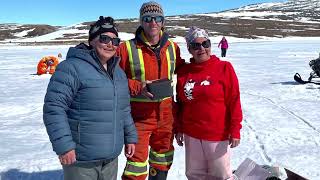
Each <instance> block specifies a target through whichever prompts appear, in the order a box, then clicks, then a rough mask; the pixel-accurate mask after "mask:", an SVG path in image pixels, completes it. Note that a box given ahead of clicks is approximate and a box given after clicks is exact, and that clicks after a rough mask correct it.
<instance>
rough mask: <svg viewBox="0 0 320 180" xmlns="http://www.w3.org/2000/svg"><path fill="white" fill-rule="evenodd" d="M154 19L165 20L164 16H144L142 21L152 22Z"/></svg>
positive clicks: (158, 21) (157, 20) (157, 21)
mask: <svg viewBox="0 0 320 180" xmlns="http://www.w3.org/2000/svg"><path fill="white" fill-rule="evenodd" d="M152 20H154V21H155V22H156V23H160V22H163V20H164V17H163V16H144V17H143V18H142V21H144V22H146V23H150V22H151V21H152Z"/></svg>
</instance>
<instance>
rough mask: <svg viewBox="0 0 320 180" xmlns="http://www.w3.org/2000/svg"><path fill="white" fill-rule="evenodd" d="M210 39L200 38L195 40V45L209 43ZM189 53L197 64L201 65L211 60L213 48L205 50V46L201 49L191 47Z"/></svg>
mask: <svg viewBox="0 0 320 180" xmlns="http://www.w3.org/2000/svg"><path fill="white" fill-rule="evenodd" d="M207 40H208V39H206V38H204V37H199V38H196V39H194V41H193V43H200V44H203V42H205V41H207ZM189 52H190V54H191V55H192V56H193V58H194V60H195V62H196V63H201V62H204V61H207V60H209V59H210V55H211V46H209V47H208V48H204V47H203V45H201V46H200V48H197V49H194V48H193V47H192V46H190V45H189Z"/></svg>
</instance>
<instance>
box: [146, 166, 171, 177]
mask: <svg viewBox="0 0 320 180" xmlns="http://www.w3.org/2000/svg"><path fill="white" fill-rule="evenodd" d="M167 175H168V171H161V170H159V169H155V168H153V167H150V169H149V178H148V180H166V179H167Z"/></svg>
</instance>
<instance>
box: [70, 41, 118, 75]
mask: <svg viewBox="0 0 320 180" xmlns="http://www.w3.org/2000/svg"><path fill="white" fill-rule="evenodd" d="M74 58H76V59H79V60H83V61H86V62H88V63H89V64H91V65H92V66H93V67H95V68H96V69H97V70H98V71H101V70H102V71H104V72H105V70H104V68H103V66H102V64H101V62H100V60H99V57H98V55H97V52H96V50H95V49H93V48H92V46H88V45H86V44H84V43H80V44H79V45H77V46H76V47H71V48H70V49H69V51H68V53H67V57H66V60H68V59H74ZM119 61H120V58H119V57H117V56H113V57H112V58H111V59H109V60H108V61H107V66H108V71H109V70H110V71H111V72H112V71H113V69H114V68H115V66H116V65H117V64H118V63H119Z"/></svg>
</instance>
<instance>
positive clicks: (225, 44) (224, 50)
mask: <svg viewBox="0 0 320 180" xmlns="http://www.w3.org/2000/svg"><path fill="white" fill-rule="evenodd" d="M220 46H221V57H226V55H227V49H228V48H229V44H228V41H227V39H226V38H225V37H224V36H223V37H222V39H221V41H220V42H219V45H218V48H220Z"/></svg>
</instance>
